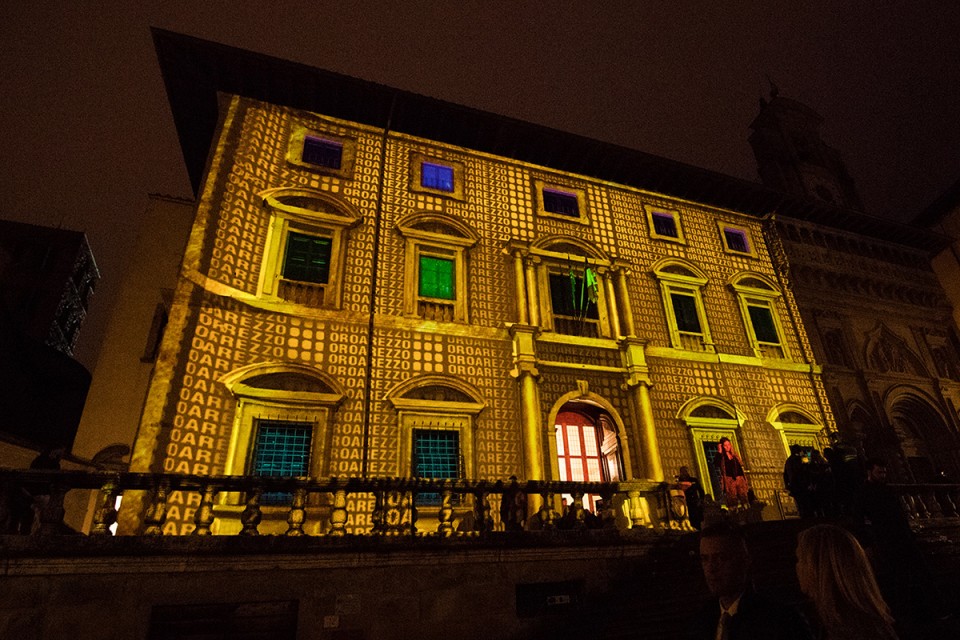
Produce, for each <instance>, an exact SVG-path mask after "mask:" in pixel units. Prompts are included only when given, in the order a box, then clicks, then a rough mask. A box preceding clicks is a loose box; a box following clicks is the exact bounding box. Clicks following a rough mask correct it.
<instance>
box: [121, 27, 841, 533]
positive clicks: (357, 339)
mask: <svg viewBox="0 0 960 640" xmlns="http://www.w3.org/2000/svg"><path fill="white" fill-rule="evenodd" d="M167 36H170V40H168V41H167V40H165V38H166V37H167ZM207 44H209V43H207ZM195 46H199V51H201V54H200V55H210V54H211V50H210V49H208V48H207V47H206V44H204V43H200V42H199V41H192V40H189V39H183V38H182V37H178V36H173V35H172V34H158V51H159V52H160V55H161V61H162V65H163V66H164V73H165V76H166V79H167V82H168V90H170V91H171V101H172V103H173V104H176V103H177V102H178V100H179V98H178V95H185V94H180V93H179V92H180V89H179V88H177V87H178V86H181V85H178V82H180V81H181V80H184V79H186V80H185V81H186V82H187V83H188V84H190V83H195V80H196V79H195V78H193V79H191V78H189V77H188V76H189V75H190V74H189V73H186V74H184V73H183V70H184V69H186V65H183V64H181V62H182V60H177V59H176V58H177V56H179V55H184V52H192V53H189V55H193V53H195V52H196V51H198V49H194V47H195ZM236 53H237V52H235V51H233V52H232V53H230V55H229V56H228V57H230V58H231V59H233V56H234V55H235V54H236ZM213 55H218V54H213ZM241 57H242V56H241ZM221 62H222V64H225V65H226V64H228V62H223V61H221ZM234 62H237V63H238V64H241V66H245V65H244V64H243V62H242V61H238V60H236V59H234ZM274 62H275V63H276V64H278V65H280V66H279V67H278V68H277V69H280V68H285V64H286V63H282V62H280V61H271V63H270V64H273V63H274ZM268 66H269V65H268ZM248 71H249V69H248ZM316 73H320V74H321V75H320V76H318V77H319V78H321V79H322V81H323V82H329V83H331V84H330V85H329V86H328V87H327V89H329V90H335V91H338V92H339V93H340V94H341V95H340V97H339V98H333V99H335V100H339V99H342V98H343V97H344V96H348V95H350V93H351V92H352V91H353V92H356V91H374V92H376V91H379V90H382V89H383V88H376V87H374V88H373V89H371V88H370V87H368V86H366V85H364V84H363V83H360V81H356V80H353V79H347V78H343V77H335V76H332V75H331V74H325V72H316ZM225 77H228V75H224V76H221V79H222V78H225ZM217 81H218V82H219V80H217ZM291 81H292V80H291ZM200 84H203V82H201V83H200ZM182 86H186V85H182ZM227 88H228V87H226V86H220V87H218V91H220V94H219V95H220V99H219V103H218V104H219V110H218V118H217V125H216V127H215V128H212V127H210V128H208V129H206V131H207V135H209V136H210V137H209V141H210V143H211V144H210V147H209V149H210V151H209V163H208V164H207V165H206V166H207V167H208V168H207V170H206V171H205V172H204V173H203V174H202V180H201V174H200V173H198V172H197V171H196V167H197V166H201V165H202V164H203V163H199V164H197V163H191V157H192V156H191V154H190V153H188V154H187V159H188V167H193V169H191V175H192V176H193V178H194V181H195V184H196V185H197V187H198V200H197V202H198V204H197V209H196V214H195V218H194V222H193V227H192V230H191V232H190V239H189V241H188V243H187V247H186V251H185V253H184V258H183V264H182V265H181V270H180V274H179V278H178V282H177V285H176V289H175V292H174V295H173V301H172V304H171V307H170V311H169V317H168V322H167V325H166V331H165V334H164V338H163V341H162V343H161V346H160V350H159V352H158V357H157V361H156V363H155V365H154V368H153V373H152V378H151V382H150V389H149V392H148V394H147V398H146V403H145V405H144V410H143V416H142V419H141V421H140V426H139V431H138V435H137V438H136V442H135V444H134V451H133V455H132V460H131V465H130V469H131V470H133V471H154V472H172V473H185V474H199V475H207V474H212V475H217V474H228V475H245V474H246V475H287V476H307V477H318V478H323V477H432V478H464V479H469V480H505V479H507V478H509V477H510V476H517V477H518V478H519V479H521V480H538V479H547V480H566V479H571V480H591V481H616V480H629V479H648V480H653V481H662V480H664V479H665V478H669V477H672V476H673V475H674V474H675V473H676V471H677V469H678V468H679V467H680V466H688V467H690V468H692V469H695V470H696V471H695V473H699V475H700V476H701V477H702V479H703V481H704V484H705V485H706V487H707V489H708V491H710V492H711V493H714V494H717V495H718V496H719V491H718V489H719V488H718V487H717V486H716V485H717V480H716V470H715V469H714V468H713V456H714V452H715V451H716V447H717V443H718V441H719V440H720V439H721V438H722V437H728V438H729V439H730V440H731V441H732V442H733V443H734V447H735V449H736V450H737V451H738V452H739V453H740V455H741V456H742V458H743V461H744V466H745V467H746V469H747V471H748V476H749V478H750V481H751V484H752V488H753V490H754V493H755V495H756V497H757V498H758V499H759V500H761V501H764V502H767V503H768V504H770V505H774V504H777V501H778V493H779V490H780V489H781V488H782V485H781V471H782V465H783V460H784V458H785V457H786V455H787V447H788V445H789V444H791V443H795V442H798V443H803V444H805V445H807V446H810V447H813V446H816V447H819V448H822V446H824V445H825V444H826V442H827V439H826V437H827V433H828V432H829V431H831V430H832V429H834V420H833V417H832V413H831V410H830V406H829V401H828V398H827V394H826V390H825V387H824V385H823V379H822V375H821V370H820V366H819V365H818V364H817V361H816V358H815V356H814V352H813V351H812V348H811V345H810V343H809V341H808V339H807V335H806V330H805V328H804V324H803V320H802V318H801V315H800V312H799V309H798V307H797V304H796V301H795V300H794V297H793V293H792V291H791V288H790V286H789V284H788V282H787V281H786V280H785V272H784V271H783V270H782V269H778V268H777V264H776V263H775V256H774V254H773V249H775V246H774V245H775V244H776V242H775V240H774V241H773V243H771V236H770V233H771V226H770V225H769V224H764V221H763V220H762V219H761V218H760V216H758V215H757V209H758V206H757V205H756V204H755V201H756V199H757V198H758V197H759V196H758V195H757V194H756V193H755V192H754V190H755V187H754V186H750V187H745V186H743V185H741V184H738V183H736V181H732V180H729V179H726V181H725V182H722V184H720V183H718V184H719V186H718V187H717V189H715V190H714V192H712V194H707V195H706V196H704V197H700V196H699V195H698V192H696V191H695V190H694V191H692V192H691V191H689V190H688V191H683V190H678V189H677V188H676V187H675V186H674V187H671V188H670V189H661V190H660V191H658V190H656V189H652V188H650V187H649V186H648V185H646V184H644V183H642V181H640V182H638V180H636V179H633V178H631V177H630V176H627V177H626V178H625V179H622V180H620V181H617V180H611V179H609V178H607V177H606V176H604V175H603V173H602V172H596V171H591V172H586V171H575V170H571V165H570V162H569V161H567V160H564V158H563V156H562V155H561V156H558V155H556V153H555V152H553V151H551V153H548V154H543V153H541V155H537V153H540V152H542V150H543V149H544V148H546V147H550V146H551V145H552V146H554V147H556V146H565V145H566V144H567V143H571V144H581V145H582V144H583V141H582V140H578V139H575V137H572V136H569V135H568V134H562V133H560V132H553V134H555V137H554V138H542V140H543V142H542V144H540V145H531V143H530V140H531V139H533V138H537V137H538V136H539V135H540V134H541V133H542V131H541V130H540V129H538V128H536V127H533V126H532V125H525V124H523V123H516V122H513V121H504V119H501V118H498V117H496V116H492V115H490V114H481V113H476V112H470V113H469V114H467V115H468V116H469V118H471V119H472V120H471V122H472V124H473V126H474V127H476V128H479V129H480V130H484V128H485V127H486V129H489V128H490V127H493V126H497V127H500V133H501V135H502V134H503V133H505V132H507V131H508V130H510V129H511V128H512V130H513V133H514V140H513V141H512V142H511V140H506V142H507V144H504V145H502V146H501V147H498V148H495V149H491V148H490V147H489V146H485V145H486V144H487V143H484V142H482V141H481V142H478V143H477V144H475V145H474V146H471V145H468V144H463V138H462V136H463V135H466V134H464V132H465V131H475V129H471V130H468V129H467V128H465V127H463V126H461V125H458V126H456V127H455V126H454V125H453V124H449V121H448V124H449V126H448V127H447V128H448V129H449V130H451V131H453V132H454V133H453V134H444V133H443V131H442V129H443V127H441V128H440V129H438V130H437V131H435V132H434V133H431V134H430V135H424V134H423V132H422V131H420V130H418V129H417V126H415V125H410V126H406V127H405V126H404V125H403V118H402V117H399V118H396V119H395V120H388V121H387V123H386V124H385V125H384V124H381V125H379V126H377V125H375V124H371V122H372V120H371V119H370V118H367V117H365V116H364V114H363V113H362V111H363V109H362V108H361V107H362V106H363V104H362V100H359V99H358V100H355V101H353V102H350V103H349V104H348V106H347V107H346V111H344V108H343V107H342V106H341V107H337V106H336V105H333V106H331V107H330V108H329V109H328V113H324V105H322V104H319V103H318V104H315V105H313V107H312V108H310V109H305V108H297V107H296V106H291V105H290V104H284V102H292V103H296V102H298V101H297V100H286V101H285V100H284V99H282V98H277V97H271V99H269V100H267V99H257V98H251V97H244V96H243V95H239V94H238V93H236V92H235V93H232V94H231V93H230V92H229V91H227V90H226V89H227ZM389 91H393V90H389ZM245 93H248V94H249V93H256V92H245ZM395 93H396V94H397V95H398V96H399V100H400V106H399V107H398V106H396V101H395V104H394V107H391V108H392V109H394V111H396V112H397V113H402V112H403V110H404V109H405V107H404V105H403V100H414V101H415V100H416V99H417V98H416V97H411V96H409V95H408V94H401V93H400V92H395ZM323 96H324V99H331V98H330V96H331V93H330V92H329V91H327V92H324V94H323ZM371 97H372V98H375V97H376V96H375V95H372V96H371ZM340 104H341V105H342V104H347V103H344V102H342V103H340ZM357 109H359V111H358V110H357ZM423 109H426V111H423ZM351 110H353V111H351ZM463 111H464V110H463V109H462V108H460V107H456V106H455V105H446V104H444V103H436V102H431V104H429V105H426V106H425V107H423V108H422V109H421V110H420V113H419V115H418V116H417V118H420V120H421V121H425V120H429V119H431V118H434V119H435V120H436V121H444V119H445V118H448V119H453V118H456V117H464V116H463V113H462V112H463ZM175 112H177V113H176V114H175V117H179V112H178V110H177V109H175ZM197 112H202V109H200V110H191V111H190V113H192V114H193V113H197ZM351 114H352V115H351ZM347 115H351V117H345V116H347ZM207 118H208V119H209V114H208V116H207ZM391 122H392V123H393V124H391ZM180 126H181V127H182V128H183V127H186V128H189V127H187V125H184V123H183V122H182V121H181V122H180ZM430 126H433V125H430ZM184 130H186V129H184ZM457 136H461V137H459V138H458V137H457ZM200 138H201V141H200V142H202V141H203V140H204V139H206V138H204V136H203V135H200ZM538 139H540V138H538ZM200 142H198V141H194V143H191V144H192V147H191V145H186V146H185V150H186V149H187V148H188V147H191V148H196V149H200V148H201V147H202V146H203V145H202V144H200ZM455 142H457V143H456V144H455ZM587 142H588V143H590V141H587ZM514 143H515V144H514ZM590 144H594V143H590ZM597 144H598V143H597ZM511 149H513V150H512V151H511ZM530 150H533V151H530ZM601 150H602V149H601ZM528 151H530V152H529V153H528ZM610 151H611V152H615V151H617V150H616V149H611V150H610ZM619 152H621V153H622V152H623V150H619ZM531 154H532V155H531ZM201 155H204V156H206V153H205V152H203V153H201ZM534 160H536V161H534ZM634 160H636V161H637V162H635V164H637V163H639V162H641V161H642V162H648V163H652V164H651V165H650V167H651V171H660V172H663V171H665V169H664V168H663V167H665V166H667V165H669V163H668V162H667V161H663V160H660V159H653V160H651V159H650V158H649V157H647V156H640V155H637V156H636V157H635V158H634ZM578 161H579V160H578ZM600 164H604V163H600ZM607 166H612V163H609V162H608V163H607ZM641 168H642V167H641ZM668 169H669V170H670V171H673V172H674V177H675V178H677V179H678V180H679V181H681V182H682V183H683V184H685V185H688V184H697V185H700V187H697V188H701V187H702V185H703V184H708V183H710V182H711V181H714V182H716V181H718V180H719V179H718V178H717V176H715V175H714V174H709V175H704V176H699V174H697V175H698V176H699V177H701V178H702V180H700V182H696V181H695V180H693V177H696V176H690V175H683V174H680V175H677V174H676V171H680V170H679V169H677V168H676V167H668ZM688 169H689V168H685V169H683V170H685V171H686V170H688ZM644 175H646V172H645V173H644ZM721 187H722V189H723V190H718V189H720V188H721ZM729 189H735V190H740V191H743V192H744V193H746V194H747V195H748V196H750V197H751V198H752V199H753V200H752V201H751V202H754V204H752V205H751V206H748V207H739V208H738V207H731V206H721V205H720V204H718V203H721V202H722V201H724V198H725V197H726V196H724V194H725V193H726V192H727V191H729ZM744 190H745V191H744ZM764 193H765V192H764ZM764 193H761V194H760V195H764ZM735 195H737V196H738V197H740V196H742V195H743V194H742V193H741V194H735ZM735 199H736V198H734V199H731V198H729V197H727V198H726V200H727V201H733V200H735ZM282 498H283V497H282V496H280V499H282ZM353 499H354V500H357V501H362V500H363V498H362V497H354V498H353ZM170 504H171V508H170V512H169V513H168V514H167V521H166V525H165V526H166V529H165V531H166V532H168V533H186V532H189V531H190V530H191V529H192V527H193V524H192V521H193V520H192V514H193V513H194V512H195V509H196V507H197V504H183V498H182V497H177V496H174V497H172V499H171V500H170ZM241 507H242V505H240V504H239V503H238V502H237V499H236V497H235V496H234V497H231V496H229V495H226V496H223V497H221V499H220V504H219V505H218V514H219V516H220V517H219V520H218V525H219V527H220V530H221V532H229V531H236V530H237V528H238V527H239V524H238V517H239V513H240V510H241ZM139 508H140V507H139V506H138V505H136V504H129V505H127V506H126V507H125V509H124V512H125V513H124V512H122V516H123V518H122V519H123V523H122V525H123V526H126V527H128V528H129V529H135V528H136V527H137V526H138V518H137V514H138V509H139ZM313 508H314V509H315V513H314V514H313V516H312V517H311V518H310V522H311V523H315V524H314V525H313V526H315V527H317V528H318V529H319V530H322V529H323V527H325V526H326V522H325V517H326V514H327V512H326V509H325V507H324V506H323V505H319V504H318V505H313ZM771 509H773V507H771ZM370 510H371V509H369V508H367V509H365V508H364V506H363V505H362V504H353V505H350V508H349V509H348V512H349V513H350V514H351V519H352V521H351V522H350V523H349V525H350V526H351V527H354V528H355V529H357V530H363V529H364V528H365V527H369V524H370V523H369V521H368V520H366V521H365V520H364V519H363V516H362V514H363V513H364V512H367V513H369V511H370ZM269 511H270V508H269V507H265V514H266V518H265V521H269V520H270V513H269ZM281 511H282V512H283V514H284V515H283V517H285V513H286V512H285V511H284V510H280V509H279V508H278V510H277V513H278V515H277V517H280V515H279V514H280V513H281ZM429 512H430V505H429V504H425V505H424V506H423V508H422V509H421V513H428V514H429ZM266 526H269V524H267V525H266Z"/></svg>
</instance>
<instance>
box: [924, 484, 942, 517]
mask: <svg viewBox="0 0 960 640" xmlns="http://www.w3.org/2000/svg"><path fill="white" fill-rule="evenodd" d="M923 504H924V506H926V508H927V511H928V512H929V516H930V517H931V518H942V517H943V509H942V508H941V507H940V503H939V502H938V501H937V492H936V491H934V490H933V489H928V490H927V492H926V496H925V497H924V501H923Z"/></svg>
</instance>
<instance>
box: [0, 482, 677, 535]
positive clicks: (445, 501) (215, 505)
mask: <svg viewBox="0 0 960 640" xmlns="http://www.w3.org/2000/svg"><path fill="white" fill-rule="evenodd" d="M71 490H93V491H96V492H97V497H96V500H95V501H94V507H93V509H94V512H93V517H92V525H91V527H90V532H89V535H92V536H109V535H112V534H111V530H110V528H111V525H113V524H114V523H115V522H116V521H117V510H116V507H115V505H116V504H117V498H118V497H119V496H122V495H124V493H125V492H130V491H133V492H143V495H146V496H147V499H146V502H145V503H142V504H145V505H146V507H145V508H144V510H143V513H142V515H141V516H140V518H139V521H140V523H141V525H140V527H139V530H138V533H139V534H140V535H145V536H159V535H164V525H165V523H166V521H167V515H168V500H169V499H170V496H171V494H172V493H173V492H178V491H179V492H184V493H189V494H194V495H195V498H194V499H193V502H194V503H195V504H197V503H198V506H197V507H196V509H195V511H194V514H193V525H194V529H193V531H192V535H195V536H209V535H212V534H213V533H214V532H216V531H218V530H221V531H222V530H228V529H229V527H221V526H218V525H221V524H223V522H222V521H223V520H228V519H234V520H235V521H236V522H235V523H234V524H236V527H235V530H236V531H237V534H238V535H241V536H256V535H261V534H262V533H263V532H261V531H260V526H261V523H262V522H263V520H264V515H265V511H266V512H269V514H270V515H271V517H273V518H274V520H276V517H277V514H278V512H280V515H281V516H282V515H283V514H282V512H283V511H285V512H286V514H285V515H286V529H285V531H282V532H281V533H283V534H285V535H287V536H302V535H307V533H306V531H305V525H307V523H308V519H311V518H313V519H319V521H314V522H311V523H310V525H311V526H310V530H311V531H314V532H316V533H315V534H314V535H323V536H331V537H342V536H346V535H348V534H351V535H370V536H420V535H424V534H429V535H432V536H437V537H453V536H461V537H469V536H485V535H488V534H492V533H494V532H497V531H504V530H507V531H511V530H519V529H521V528H526V529H533V530H557V529H560V528H561V527H563V528H571V529H585V528H587V526H588V519H587V518H586V517H585V516H586V512H585V511H584V509H583V507H582V506H581V503H582V498H583V496H585V495H599V496H601V497H602V498H603V505H604V506H603V510H602V512H601V513H598V514H596V517H595V518H593V517H591V518H590V521H591V522H595V523H599V524H598V525H597V526H602V527H605V528H617V529H634V528H640V529H658V530H660V529H674V530H689V528H690V525H689V522H688V521H687V520H686V514H685V509H684V508H683V506H682V505H678V503H677V500H676V496H675V495H674V494H675V493H676V491H671V489H670V487H668V486H667V485H666V484H665V483H658V482H649V481H629V482H614V483H587V482H547V481H534V480H531V481H528V482H519V483H510V482H506V483H505V482H503V481H495V482H491V481H467V480H427V479H419V478H417V479H413V478H370V479H360V478H349V479H346V478H327V479H316V480H311V479H304V478H267V477H257V476H193V475H175V474H145V473H108V472H85V471H38V470H9V469H0V532H3V533H16V532H17V529H18V527H19V524H20V523H22V521H23V520H22V519H23V511H24V509H25V508H30V509H32V510H34V511H35V512H36V513H37V514H38V517H37V518H35V520H36V522H35V523H34V526H32V527H30V528H29V530H28V531H23V529H22V528H19V532H21V533H27V532H32V533H39V534H50V533H57V532H61V531H62V530H63V525H62V522H63V517H64V508H63V501H64V496H65V495H66V494H67V492H68V491H71ZM268 493H269V494H276V493H286V494H289V495H290V496H291V499H290V502H289V504H287V505H271V506H268V507H266V508H264V507H263V506H261V504H260V499H261V496H262V495H263V494H268ZM426 493H429V494H439V496H440V501H439V502H440V503H439V506H436V507H423V506H418V505H417V501H416V497H417V495H418V494H426ZM518 494H522V495H523V496H525V498H526V499H525V500H524V499H522V498H521V499H520V500H518V501H517V502H516V503H514V502H513V501H514V500H516V496H517V495H518ZM504 495H506V496H507V499H508V500H511V504H521V505H525V504H526V505H529V508H526V509H525V508H523V507H521V508H520V512H521V515H519V516H517V517H523V514H525V515H526V517H527V520H528V521H530V522H528V523H527V525H526V527H522V526H521V524H520V523H519V522H517V521H516V520H515V519H514V517H513V516H508V519H509V520H511V521H510V522H501V518H500V509H499V503H500V502H501V500H502V499H503V496H504ZM563 495H570V496H572V498H573V500H572V505H571V506H570V507H569V511H570V512H571V515H569V516H568V517H567V518H566V519H564V520H563V521H561V514H560V513H559V512H558V511H557V509H558V508H559V507H560V504H559V502H560V496H563ZM351 496H355V497H361V498H368V499H364V500H357V501H355V502H354V504H353V508H354V509H355V510H359V511H364V510H366V509H367V507H365V506H362V505H368V504H369V505H372V506H371V507H370V508H369V512H366V513H364V514H363V515H364V516H367V517H364V518H359V519H358V520H359V521H362V522H370V523H371V524H370V525H369V526H359V527H358V526H356V525H354V526H348V522H349V520H350V516H351V515H353V516H356V515H358V514H357V513H351V512H350V504H351V503H350V500H349V498H350V497H351ZM492 503H493V504H495V505H496V506H497V508H494V506H493V504H492ZM507 511H509V510H507ZM425 516H426V517H425ZM218 520H220V521H221V522H218ZM418 524H419V525H420V527H418ZM424 525H425V526H426V528H425V529H424V528H421V527H423V526H424Z"/></svg>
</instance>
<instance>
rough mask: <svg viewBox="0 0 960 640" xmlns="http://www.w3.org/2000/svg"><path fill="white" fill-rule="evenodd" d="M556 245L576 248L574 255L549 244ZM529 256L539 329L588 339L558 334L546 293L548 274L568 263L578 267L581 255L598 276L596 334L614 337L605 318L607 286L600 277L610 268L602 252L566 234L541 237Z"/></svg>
mask: <svg viewBox="0 0 960 640" xmlns="http://www.w3.org/2000/svg"><path fill="white" fill-rule="evenodd" d="M558 245H570V246H571V248H574V249H576V250H577V251H578V253H577V254H571V253H568V252H563V251H555V250H552V249H551V247H556V246H558ZM529 255H530V256H533V257H534V258H536V276H537V300H538V304H539V315H540V328H541V329H542V330H543V331H544V332H549V333H550V334H552V335H562V336H566V337H567V338H571V339H573V340H577V339H588V338H583V337H582V336H574V335H571V334H566V333H558V332H557V331H556V327H555V323H554V313H553V300H552V298H551V295H550V274H551V273H558V272H559V273H564V269H567V270H569V268H570V267H571V266H572V267H573V268H575V269H578V268H580V269H582V268H583V266H584V258H586V259H587V266H589V267H590V268H591V269H593V270H594V271H596V273H597V277H598V283H597V285H598V286H597V315H598V318H597V320H596V321H595V322H596V323H597V335H598V337H599V338H605V339H610V338H615V337H616V336H614V335H613V328H612V326H611V322H610V317H609V311H608V310H609V306H608V303H607V293H608V291H607V289H606V287H604V286H603V281H602V279H601V276H602V275H603V274H604V273H605V272H606V271H608V270H609V269H610V266H611V262H610V260H609V259H608V258H606V257H605V256H604V255H603V254H602V253H600V252H599V251H598V250H597V249H596V248H594V247H593V246H592V245H591V244H589V243H587V242H584V241H582V240H579V239H577V238H572V237H568V236H549V237H547V238H543V239H541V240H539V241H537V243H536V244H535V245H534V246H531V247H530V249H529Z"/></svg>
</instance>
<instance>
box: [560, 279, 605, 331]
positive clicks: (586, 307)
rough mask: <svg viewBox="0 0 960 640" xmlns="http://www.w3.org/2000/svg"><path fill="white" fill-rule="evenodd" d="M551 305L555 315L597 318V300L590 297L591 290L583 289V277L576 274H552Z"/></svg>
mask: <svg viewBox="0 0 960 640" xmlns="http://www.w3.org/2000/svg"><path fill="white" fill-rule="evenodd" d="M550 305H551V308H552V309H553V313H554V315H559V316H572V317H580V316H581V315H582V316H583V317H585V318H588V319H591V320H596V319H598V318H599V317H600V316H599V314H598V313H597V304H596V302H594V301H592V300H591V299H590V292H589V291H584V290H583V278H581V277H580V276H578V275H575V274H563V273H551V274H550Z"/></svg>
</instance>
